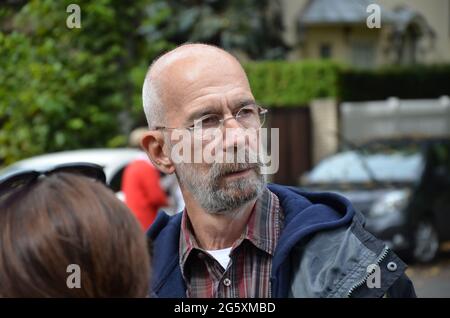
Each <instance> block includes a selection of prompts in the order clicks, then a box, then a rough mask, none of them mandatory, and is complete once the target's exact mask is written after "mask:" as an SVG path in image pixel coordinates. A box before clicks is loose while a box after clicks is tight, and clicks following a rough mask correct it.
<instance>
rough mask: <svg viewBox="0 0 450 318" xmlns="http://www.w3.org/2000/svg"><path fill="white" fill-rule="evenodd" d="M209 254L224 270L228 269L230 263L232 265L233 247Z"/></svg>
mask: <svg viewBox="0 0 450 318" xmlns="http://www.w3.org/2000/svg"><path fill="white" fill-rule="evenodd" d="M207 252H208V253H209V254H211V256H212V257H214V258H215V259H216V260H217V261H218V262H219V264H220V265H221V266H222V267H223V269H227V267H228V263H230V252H231V247H228V248H224V249H222V250H212V251H207Z"/></svg>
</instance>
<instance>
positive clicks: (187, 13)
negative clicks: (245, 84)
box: [141, 0, 287, 60]
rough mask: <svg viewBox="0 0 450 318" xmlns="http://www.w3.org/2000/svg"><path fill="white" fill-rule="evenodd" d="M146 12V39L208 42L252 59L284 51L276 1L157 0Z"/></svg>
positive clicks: (280, 54)
mask: <svg viewBox="0 0 450 318" xmlns="http://www.w3.org/2000/svg"><path fill="white" fill-rule="evenodd" d="M146 14H147V17H148V21H149V24H148V25H144V26H143V27H142V28H141V32H142V33H143V34H145V35H146V37H147V39H148V41H152V42H153V41H154V40H161V39H168V40H169V41H170V42H173V43H176V44H182V43H185V42H202V43H209V44H214V45H217V46H220V47H222V48H224V49H226V50H229V51H233V52H237V53H244V54H245V55H246V56H248V57H250V58H251V59H253V60H258V59H280V58H283V57H284V56H285V54H286V52H287V45H286V44H285V43H284V41H283V37H282V32H283V28H284V26H283V23H282V15H281V5H280V1H279V0H228V1H223V0H157V1H154V3H153V4H152V5H150V6H148V7H147V10H146ZM169 17H170V18H169Z"/></svg>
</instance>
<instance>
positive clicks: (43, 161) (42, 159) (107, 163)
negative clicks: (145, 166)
mask: <svg viewBox="0 0 450 318" xmlns="http://www.w3.org/2000/svg"><path fill="white" fill-rule="evenodd" d="M142 158H147V154H146V153H145V152H144V151H142V150H139V149H134V148H115V149H106V148H100V149H83V150H70V151H62V152H55V153H49V154H45V155H40V156H35V157H31V158H28V159H24V160H21V161H18V162H16V163H14V164H12V165H10V166H8V167H6V168H5V169H3V170H1V171H0V177H1V176H5V175H7V174H11V173H15V172H19V171H23V170H45V169H48V168H51V167H52V166H55V165H58V164H63V163H71V162H89V163H95V164H98V165H100V166H102V167H103V170H104V172H105V175H106V183H107V185H108V186H109V187H110V188H111V189H112V190H113V191H114V192H115V193H116V196H117V197H118V198H119V199H121V200H122V201H125V197H124V195H123V193H122V192H121V186H122V175H123V171H124V169H125V167H126V166H127V165H128V164H129V163H130V162H131V161H133V160H135V159H142ZM160 181H161V186H162V188H163V189H164V190H165V191H166V192H167V193H170V197H169V206H167V207H163V208H162V209H163V210H164V211H166V212H167V213H169V214H174V213H177V212H179V211H181V210H182V209H183V208H184V201H183V197H182V195H181V191H180V188H179V186H178V182H177V180H176V177H175V175H161V180H160Z"/></svg>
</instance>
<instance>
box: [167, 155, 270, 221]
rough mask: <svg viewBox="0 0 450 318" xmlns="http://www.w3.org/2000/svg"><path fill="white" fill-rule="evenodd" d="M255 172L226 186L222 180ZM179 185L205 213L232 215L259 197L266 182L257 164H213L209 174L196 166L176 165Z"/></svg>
mask: <svg viewBox="0 0 450 318" xmlns="http://www.w3.org/2000/svg"><path fill="white" fill-rule="evenodd" d="M251 168H252V169H253V171H254V172H255V174H256V176H252V177H243V178H239V179H237V180H232V181H228V182H226V180H224V179H223V176H225V175H227V174H229V173H232V172H237V171H241V170H244V169H251ZM176 174H177V176H178V178H179V182H180V184H182V185H183V186H186V187H187V188H188V190H189V191H190V192H191V193H192V195H193V196H194V198H195V199H196V200H197V202H198V203H199V204H200V205H201V207H202V208H203V209H205V211H207V212H208V213H212V214H229V213H233V212H234V211H235V210H236V209H238V208H239V207H242V206H243V205H244V204H245V203H247V202H249V201H251V200H253V199H255V198H258V197H260V195H261V194H262V192H263V191H264V188H265V185H266V182H265V179H264V176H263V175H262V174H261V164H258V163H213V164H212V165H211V168H210V169H209V170H208V172H207V173H206V174H205V173H202V172H200V171H199V170H198V169H197V168H196V166H195V164H192V163H180V164H177V165H176Z"/></svg>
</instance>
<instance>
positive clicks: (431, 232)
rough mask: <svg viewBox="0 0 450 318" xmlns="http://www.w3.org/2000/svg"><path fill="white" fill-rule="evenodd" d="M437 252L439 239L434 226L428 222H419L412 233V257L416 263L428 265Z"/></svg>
mask: <svg viewBox="0 0 450 318" xmlns="http://www.w3.org/2000/svg"><path fill="white" fill-rule="evenodd" d="M438 251H439V237H438V234H437V231H436V228H435V226H434V225H433V223H432V222H430V221H426V220H423V221H420V222H419V223H418V224H417V226H416V229H415V231H414V249H413V256H414V259H415V260H416V261H417V262H420V263H429V262H431V261H432V260H434V259H435V258H436V256H437V254H438Z"/></svg>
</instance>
